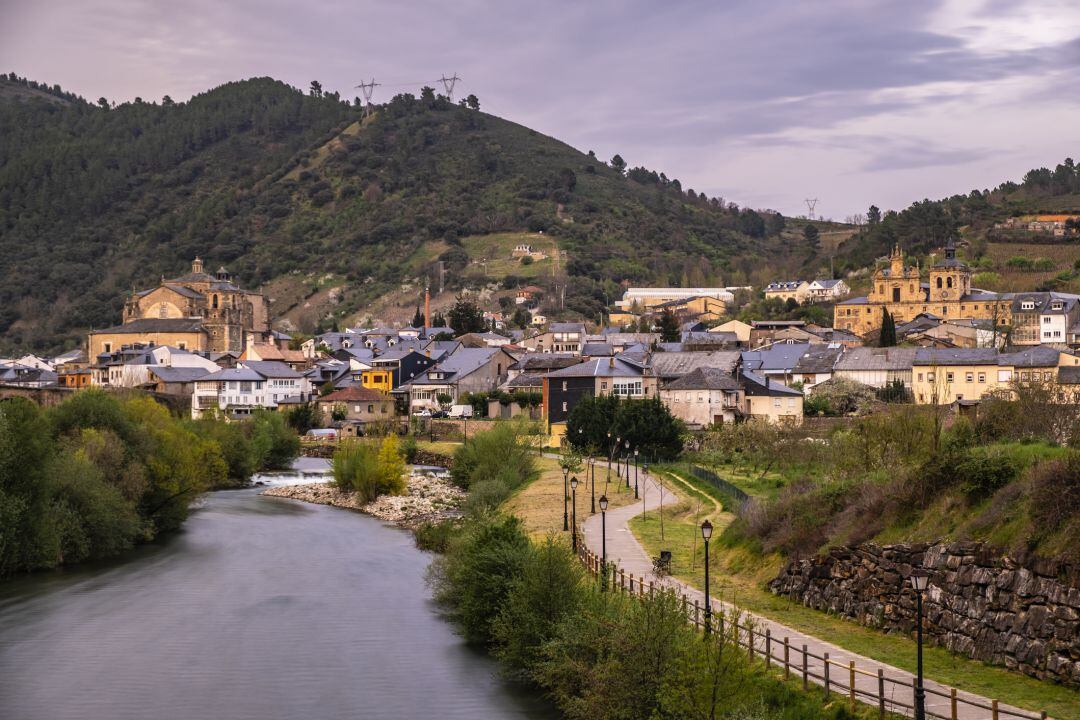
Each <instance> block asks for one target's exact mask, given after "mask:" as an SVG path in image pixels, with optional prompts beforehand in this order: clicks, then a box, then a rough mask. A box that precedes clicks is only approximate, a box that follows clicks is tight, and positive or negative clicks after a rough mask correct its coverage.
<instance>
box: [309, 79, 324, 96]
mask: <svg viewBox="0 0 1080 720" xmlns="http://www.w3.org/2000/svg"><path fill="white" fill-rule="evenodd" d="M322 94H323V89H322V83H321V82H319V81H318V80H312V81H311V87H310V88H309V89H308V95H310V96H311V97H313V98H320V97H322Z"/></svg>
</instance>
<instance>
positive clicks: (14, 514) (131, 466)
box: [0, 389, 299, 576]
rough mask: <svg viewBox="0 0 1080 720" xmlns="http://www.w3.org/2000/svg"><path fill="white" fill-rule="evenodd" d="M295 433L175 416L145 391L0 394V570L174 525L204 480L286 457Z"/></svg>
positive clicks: (242, 478) (98, 548)
mask: <svg viewBox="0 0 1080 720" xmlns="http://www.w3.org/2000/svg"><path fill="white" fill-rule="evenodd" d="M298 452H299V440H298V439H297V437H296V435H295V434H294V433H293V432H292V431H291V430H290V429H289V428H288V427H286V425H285V420H284V418H283V417H282V416H281V415H279V414H277V413H272V412H260V413H256V415H255V417H254V419H253V420H252V421H251V422H250V423H225V422H222V421H220V420H216V419H204V420H198V421H193V420H188V419H180V418H177V417H174V416H173V415H171V414H170V413H169V411H168V410H166V409H165V408H164V407H163V406H161V405H159V404H158V403H156V402H155V401H154V400H152V399H151V398H149V397H147V396H145V395H139V394H134V393H132V394H129V395H123V396H118V395H114V394H109V393H105V392H104V391H101V390H96V389H88V390H83V391H80V392H78V393H75V394H74V395H73V396H72V397H70V398H69V399H67V400H65V401H64V402H62V403H60V404H59V405H56V406H54V407H50V408H48V409H42V408H41V407H39V406H38V405H36V404H35V403H33V402H30V401H29V400H25V399H23V398H14V399H12V400H8V401H5V402H4V403H2V404H0V576H6V575H11V574H12V573H17V572H23V571H28V570H35V569H40V568H50V567H55V566H58V565H66V564H71V563H75V562H79V561H82V560H90V559H101V558H107V557H111V556H114V555H117V554H119V553H121V552H123V551H125V550H128V549H130V548H131V547H133V546H134V545H136V544H138V543H142V542H148V541H151V540H153V539H155V538H157V537H160V536H161V535H163V534H165V533H168V532H171V531H174V530H176V529H177V528H179V527H180V525H181V524H182V523H183V522H184V520H185V519H186V518H187V515H188V509H189V506H190V505H191V503H192V501H193V500H194V499H195V498H196V497H197V496H198V495H199V494H200V493H202V492H204V491H206V490H214V489H219V488H223V487H232V486H237V485H240V484H243V483H246V482H248V481H249V480H250V478H251V475H252V473H254V472H256V471H258V470H264V469H277V468H284V467H287V466H288V465H289V463H290V462H291V461H292V459H293V458H295V457H296V455H297V453H298Z"/></svg>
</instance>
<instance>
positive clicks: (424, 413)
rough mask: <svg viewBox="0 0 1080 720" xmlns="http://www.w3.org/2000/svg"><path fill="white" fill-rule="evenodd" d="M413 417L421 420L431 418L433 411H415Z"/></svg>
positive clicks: (425, 409)
mask: <svg viewBox="0 0 1080 720" xmlns="http://www.w3.org/2000/svg"><path fill="white" fill-rule="evenodd" d="M412 416H413V417H419V418H429V417H431V411H430V410H428V409H427V408H424V409H423V410H414V411H413V414H412Z"/></svg>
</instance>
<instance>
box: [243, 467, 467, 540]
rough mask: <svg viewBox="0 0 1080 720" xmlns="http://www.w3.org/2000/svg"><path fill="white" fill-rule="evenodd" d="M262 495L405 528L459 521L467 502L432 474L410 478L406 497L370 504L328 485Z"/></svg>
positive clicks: (269, 491) (280, 489) (453, 487)
mask: <svg viewBox="0 0 1080 720" xmlns="http://www.w3.org/2000/svg"><path fill="white" fill-rule="evenodd" d="M260 494H261V495H267V496H270V497H283V498H289V499H291V500H301V501H303V502H309V503H315V504H317V505H331V506H333V507H339V508H344V509H346V510H356V511H358V512H362V513H365V514H367V515H372V516H374V517H377V518H379V519H380V520H385V521H386V522H391V523H394V524H396V525H400V526H402V527H406V528H414V527H416V526H417V525H419V524H420V523H423V522H438V521H440V520H446V519H450V518H455V517H458V516H459V515H460V508H461V504H462V503H463V502H464V501H465V491H463V490H462V489H461V488H459V487H457V486H456V485H454V484H453V483H451V482H450V481H449V480H447V479H444V478H441V477H438V476H437V475H434V474H431V473H414V474H412V475H410V476H409V480H408V494H406V495H383V496H382V497H380V498H378V499H377V500H375V501H373V502H369V503H363V502H361V500H360V497H359V494H358V493H355V492H349V491H343V490H338V489H337V488H336V487H334V486H333V485H331V484H329V483H325V482H323V483H304V484H300V485H283V486H280V487H272V488H269V489H267V490H264V491H263V492H262V493H260Z"/></svg>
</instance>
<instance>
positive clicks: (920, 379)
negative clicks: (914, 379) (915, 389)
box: [919, 373, 922, 382]
mask: <svg viewBox="0 0 1080 720" xmlns="http://www.w3.org/2000/svg"><path fill="white" fill-rule="evenodd" d="M919 382H922V373H919Z"/></svg>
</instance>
